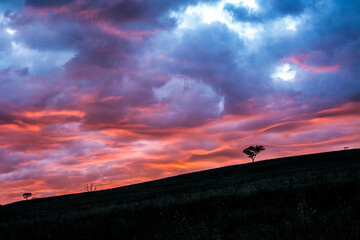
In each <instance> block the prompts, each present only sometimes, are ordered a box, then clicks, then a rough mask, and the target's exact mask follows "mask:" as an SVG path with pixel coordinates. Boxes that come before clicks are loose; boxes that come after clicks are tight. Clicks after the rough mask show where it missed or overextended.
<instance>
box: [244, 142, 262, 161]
mask: <svg viewBox="0 0 360 240" xmlns="http://www.w3.org/2000/svg"><path fill="white" fill-rule="evenodd" d="M264 150H265V148H264V146H261V145H260V146H258V145H256V146H255V147H254V146H250V147H248V148H245V149H244V151H243V153H245V154H246V155H248V157H249V158H251V159H252V162H254V161H255V158H256V155H258V154H259V153H260V152H261V151H264Z"/></svg>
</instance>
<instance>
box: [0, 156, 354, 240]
mask: <svg viewBox="0 0 360 240" xmlns="http://www.w3.org/2000/svg"><path fill="white" fill-rule="evenodd" d="M359 172H360V150H349V151H340V152H334V153H324V154H314V155H306V156H298V157H291V158H282V159H275V160H270V161H260V162H256V163H251V164H244V165H237V166H230V167H224V168H219V169H214V170H209V171H202V172H198V173H192V174H185V175H181V176H178V177H172V178H167V179H163V180H158V181H153V182H148V183H143V184H137V185H133V186H128V187H123V188H117V189H112V190H103V191H97V192H89V193H82V194H73V195H66V196H60V197H52V198H47V199H46V198H41V199H36V200H34V201H22V202H18V203H13V204H9V205H5V206H3V207H2V208H1V209H0V236H1V237H2V238H4V239H9V240H11V239H24V238H27V236H32V238H34V239H181V240H185V239H334V240H335V239H336V240H339V239H340V240H341V239H344V240H345V239H346V240H352V239H360V179H359ZM2 238H1V239H2Z"/></svg>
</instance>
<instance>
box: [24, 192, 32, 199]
mask: <svg viewBox="0 0 360 240" xmlns="http://www.w3.org/2000/svg"><path fill="white" fill-rule="evenodd" d="M31 196H32V193H24V194H23V198H25V199H26V200H29V198H30V197H31Z"/></svg>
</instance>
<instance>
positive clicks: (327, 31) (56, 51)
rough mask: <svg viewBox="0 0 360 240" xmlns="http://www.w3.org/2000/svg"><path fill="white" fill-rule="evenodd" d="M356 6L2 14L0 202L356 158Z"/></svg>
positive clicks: (234, 5)
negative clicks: (307, 157)
mask: <svg viewBox="0 0 360 240" xmlns="http://www.w3.org/2000/svg"><path fill="white" fill-rule="evenodd" d="M359 16H360V6H359V4H358V3H357V2H356V1H346V2H344V1H340V0H330V1H310V2H309V1H301V0H299V1H279V0H272V1H262V0H186V1H167V0H153V1H145V0H129V1H124V0H115V1H110V0H101V1H85V0H60V1H55V0H54V1H44V0H16V1H2V2H1V3H0V36H1V37H0V187H2V189H4V192H6V193H5V194H3V195H2V196H0V202H1V203H2V204H3V203H8V202H12V201H16V200H20V199H21V195H22V193H23V192H33V193H37V195H36V196H37V197H44V196H50V195H56V194H65V193H73V192H80V191H82V188H81V185H85V184H86V183H89V182H94V183H96V184H97V185H99V188H100V189H105V188H110V187H115V186H121V185H126V184H131V183H136V182H141V181H147V180H151V179H157V178H161V177H166V176H171V175H176V174H181V173H185V172H191V171H196V170H201V169H208V168H213V167H219V166H224V165H229V164H237V163H244V162H248V159H246V156H245V155H243V154H241V152H242V149H244V148H246V147H248V146H249V145H256V144H261V145H264V146H265V147H266V151H265V152H263V153H262V154H261V155H259V157H258V158H259V160H260V159H266V158H272V157H280V156H287V155H293V154H303V153H311V152H319V151H329V150H339V149H342V148H343V147H344V146H349V147H351V148H354V147H359V143H360V135H359V132H360V131H359V130H360V129H359V126H360V122H359V114H358V112H359V111H358V109H359V107H360V84H359V80H360V68H359V66H360V57H359V54H357V53H358V49H360V37H359V36H360V35H359V33H360V24H359V23H360V19H359V18H360V17H359Z"/></svg>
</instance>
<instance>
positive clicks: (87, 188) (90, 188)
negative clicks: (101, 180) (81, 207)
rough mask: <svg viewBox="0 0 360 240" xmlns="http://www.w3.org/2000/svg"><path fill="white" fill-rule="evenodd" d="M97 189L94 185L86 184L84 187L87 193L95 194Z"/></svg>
mask: <svg viewBox="0 0 360 240" xmlns="http://www.w3.org/2000/svg"><path fill="white" fill-rule="evenodd" d="M96 188H97V187H96V186H95V185H94V183H91V184H90V185H89V184H86V185H85V187H84V189H85V192H95V191H96Z"/></svg>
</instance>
